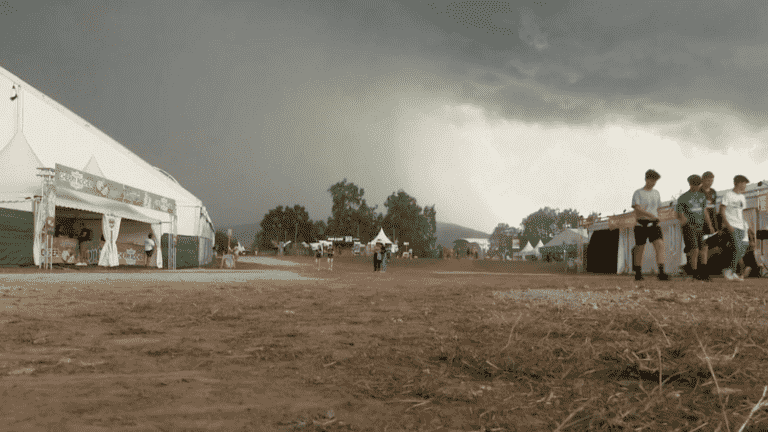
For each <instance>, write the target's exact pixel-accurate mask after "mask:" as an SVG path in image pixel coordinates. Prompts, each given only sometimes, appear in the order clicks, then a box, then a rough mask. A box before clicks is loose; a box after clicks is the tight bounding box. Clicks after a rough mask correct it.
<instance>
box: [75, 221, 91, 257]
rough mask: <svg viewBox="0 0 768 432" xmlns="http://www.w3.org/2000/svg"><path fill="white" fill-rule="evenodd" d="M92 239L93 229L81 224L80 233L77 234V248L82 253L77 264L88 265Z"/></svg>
mask: <svg viewBox="0 0 768 432" xmlns="http://www.w3.org/2000/svg"><path fill="white" fill-rule="evenodd" d="M90 241H91V230H89V229H88V228H86V227H85V226H84V225H82V224H80V233H79V234H78V235H77V249H78V252H79V253H80V255H79V258H80V259H79V260H78V263H77V265H79V266H87V265H88V242H90Z"/></svg>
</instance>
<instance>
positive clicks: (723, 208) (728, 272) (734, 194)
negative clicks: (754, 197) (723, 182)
mask: <svg viewBox="0 0 768 432" xmlns="http://www.w3.org/2000/svg"><path fill="white" fill-rule="evenodd" d="M747 183H749V180H748V179H747V178H746V177H744V176H743V175H737V176H736V177H734V178H733V189H732V190H729V191H728V192H726V193H725V196H724V197H723V201H722V202H721V203H720V214H722V215H723V227H724V229H723V231H725V233H726V234H727V235H728V236H729V237H730V240H731V243H732V244H733V246H734V250H733V252H732V255H731V262H730V265H729V266H728V267H727V268H726V269H725V270H723V276H724V277H725V278H726V279H727V280H729V281H744V278H743V277H741V276H739V275H737V274H736V266H737V265H738V263H739V260H741V258H742V257H743V256H744V252H746V250H747V246H748V244H749V236H748V234H747V230H749V224H748V223H747V221H746V220H745V219H744V209H745V208H747V199H746V198H745V197H744V191H745V190H746V188H747Z"/></svg>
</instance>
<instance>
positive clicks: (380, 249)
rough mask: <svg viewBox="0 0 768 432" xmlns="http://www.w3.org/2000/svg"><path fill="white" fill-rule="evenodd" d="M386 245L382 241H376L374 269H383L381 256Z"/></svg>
mask: <svg viewBox="0 0 768 432" xmlns="http://www.w3.org/2000/svg"><path fill="white" fill-rule="evenodd" d="M383 249H384V245H382V244H381V243H376V246H375V247H374V249H373V271H375V272H377V271H380V270H381V258H382V256H381V255H382V253H383Z"/></svg>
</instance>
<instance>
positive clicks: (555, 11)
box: [0, 0, 768, 233]
mask: <svg viewBox="0 0 768 432" xmlns="http://www.w3.org/2000/svg"><path fill="white" fill-rule="evenodd" d="M28 4H29V5H28ZM0 40H2V48H1V49H0V66H2V67H4V68H6V69H8V70H9V71H10V72H11V73H13V74H15V75H17V76H19V77H20V78H21V79H23V80H25V81H27V82H28V83H29V84H31V85H32V86H34V87H35V88H37V89H38V90H40V91H42V92H43V93H46V94H47V95H49V96H50V97H52V98H53V99H55V100H57V101H58V102H60V103H61V104H63V105H64V106H66V107H67V108H69V109H70V110H72V111H73V112H75V113H76V114H78V115H80V116H81V117H83V118H84V119H86V120H87V121H88V122H90V123H91V124H93V125H94V126H96V127H97V128H99V129H101V130H102V131H104V132H105V133H107V134H108V135H110V136H111V137H113V138H114V139H115V140H117V141H118V142H120V143H122V144H123V145H124V146H126V147H127V148H129V149H130V150H132V151H133V152H135V153H136V154H138V155H139V156H141V157H142V158H144V159H145V160H147V161H149V162H150V163H152V164H154V165H156V166H158V167H161V168H163V169H164V170H166V171H168V172H169V173H171V174H172V175H173V176H174V177H175V178H176V179H178V180H179V182H180V183H181V184H182V185H183V186H184V187H185V188H186V189H188V190H189V191H191V192H192V193H193V194H195V195H196V196H198V197H199V198H200V199H202V200H203V202H204V204H205V205H206V206H207V208H208V209H209V212H210V214H211V216H212V217H213V219H214V224H215V225H217V226H224V225H229V224H244V223H251V222H258V221H260V220H261V217H262V216H263V215H264V213H266V212H267V211H268V210H269V209H271V208H274V207H275V206H277V205H281V204H283V205H293V204H297V203H298V204H302V205H304V206H306V208H307V210H308V211H309V214H310V217H312V218H313V219H325V218H327V217H328V216H330V209H331V200H330V194H329V193H328V192H327V189H328V188H329V187H330V185H332V184H333V183H335V182H337V181H340V180H342V179H343V178H347V179H348V180H349V181H352V182H354V183H355V184H357V185H358V186H360V187H362V188H364V189H365V196H366V198H367V200H368V202H369V203H371V204H379V209H380V210H382V211H383V210H384V207H383V202H384V200H385V199H386V197H387V196H388V195H389V194H391V193H392V192H395V191H397V190H398V189H401V188H402V189H404V190H405V191H406V192H408V193H409V194H411V195H413V196H415V197H416V199H417V200H418V203H419V204H420V205H422V206H423V205H432V204H435V205H436V210H437V219H438V220H441V221H446V222H453V223H458V224H460V225H464V226H467V227H471V228H475V229H479V230H483V231H485V232H488V233H490V232H491V231H492V230H493V227H494V226H496V225H497V224H498V223H500V222H505V223H509V224H510V225H513V226H518V225H519V224H520V221H521V220H522V218H523V217H525V216H526V215H528V214H529V213H531V212H534V211H536V210H537V209H539V208H540V207H544V206H550V207H554V208H560V209H565V208H575V209H577V210H578V211H580V212H581V213H582V214H583V215H586V214H588V213H589V212H591V211H597V212H600V213H602V214H603V215H607V214H613V213H617V212H618V213H620V212H621V211H623V210H624V209H626V208H629V207H630V201H631V196H632V192H633V191H634V190H635V189H637V188H639V187H642V185H643V173H644V172H645V171H646V170H647V169H648V168H654V169H656V170H657V171H659V172H660V173H661V175H662V178H661V179H660V180H659V182H658V184H657V189H658V190H659V191H660V192H661V195H662V199H665V200H666V199H670V198H671V197H672V196H673V195H676V194H678V193H679V192H680V191H681V190H684V189H687V183H686V181H685V179H686V177H687V176H688V175H690V174H692V173H698V174H701V173H703V172H704V171H706V170H711V171H713V172H714V173H715V176H716V177H715V187H716V188H718V189H725V188H728V187H729V186H731V187H732V179H733V176H734V175H736V174H744V175H746V176H747V177H748V178H749V179H750V180H752V181H758V180H762V179H764V178H768V163H766V159H768V147H767V146H766V144H767V143H768V141H767V139H768V129H766V128H767V127H768V117H767V116H766V113H767V112H768V110H766V108H768V107H766V101H767V99H766V96H768V2H765V1H763V0H755V1H739V0H701V1H699V0H664V1H650V0H649V1H637V0H632V1H625V0H580V1H553V0H537V1H510V2H507V1H453V2H450V1H415V0H402V1H393V0H376V1H339V2H336V1H331V0H323V1H318V0H310V1H290V0H279V1H277V0H275V1H272V0H269V1H258V2H255V3H254V2H248V3H237V2H214V1H177V0H173V1H172V0H163V1H142V2H127V1H126V2H107V1H73V2H60V1H56V2H53V1H51V2H44V1H35V2H26V1H16V0H8V1H3V2H0Z"/></svg>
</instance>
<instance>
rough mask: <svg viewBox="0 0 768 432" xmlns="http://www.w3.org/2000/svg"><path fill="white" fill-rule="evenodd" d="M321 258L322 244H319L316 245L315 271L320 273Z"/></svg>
mask: <svg viewBox="0 0 768 432" xmlns="http://www.w3.org/2000/svg"><path fill="white" fill-rule="evenodd" d="M322 257H323V244H322V243H320V244H318V245H317V250H316V251H315V265H316V266H317V270H318V271H320V258H322Z"/></svg>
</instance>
